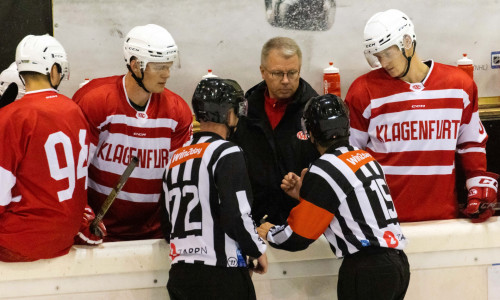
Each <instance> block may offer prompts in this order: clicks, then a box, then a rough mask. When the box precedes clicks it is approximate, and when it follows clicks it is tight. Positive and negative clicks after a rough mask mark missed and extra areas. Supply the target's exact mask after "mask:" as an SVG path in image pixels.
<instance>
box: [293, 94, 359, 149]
mask: <svg viewBox="0 0 500 300" xmlns="http://www.w3.org/2000/svg"><path fill="white" fill-rule="evenodd" d="M302 130H303V131H304V133H306V134H307V133H309V134H310V135H312V136H313V137H314V139H315V140H317V141H318V142H326V141H329V140H331V139H337V138H341V137H347V136H349V109H348V108H347V106H346V105H345V103H344V101H342V99H341V98H340V97H337V96H335V95H332V94H326V95H322V96H317V97H313V98H311V99H309V101H308V102H307V104H306V106H305V108H304V113H303V115H302Z"/></svg>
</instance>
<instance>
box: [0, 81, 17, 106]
mask: <svg viewBox="0 0 500 300" xmlns="http://www.w3.org/2000/svg"><path fill="white" fill-rule="evenodd" d="M18 92H19V89H18V87H17V84H16V83H15V82H11V83H10V84H9V86H8V87H7V88H6V89H5V91H4V92H3V94H2V97H0V108H2V107H4V106H7V105H9V104H11V103H12V102H14V101H15V100H16V98H17V93H18Z"/></svg>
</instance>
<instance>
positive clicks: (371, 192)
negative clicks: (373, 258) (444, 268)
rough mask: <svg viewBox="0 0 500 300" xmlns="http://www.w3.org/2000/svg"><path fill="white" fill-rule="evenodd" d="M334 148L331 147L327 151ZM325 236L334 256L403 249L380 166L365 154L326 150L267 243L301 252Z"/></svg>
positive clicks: (351, 149)
mask: <svg viewBox="0 0 500 300" xmlns="http://www.w3.org/2000/svg"><path fill="white" fill-rule="evenodd" d="M332 148H333V147H332ZM321 234H324V235H325V237H326V239H327V240H328V242H329V243H330V244H331V248H332V250H333V251H334V253H335V255H336V256H337V257H343V256H345V255H349V254H353V253H356V252H358V251H359V250H361V249H362V248H363V247H382V248H383V247H386V248H395V249H400V250H402V249H403V248H404V247H405V246H406V243H407V240H406V238H405V237H404V235H403V233H402V231H401V227H400V226H399V221H398V216H397V213H396V210H395V209H394V204H393V202H392V198H391V195H390V193H389V188H388V187H387V184H386V182H385V177H384V173H383V171H382V168H381V166H380V165H379V164H378V163H377V162H376V161H375V160H374V158H373V157H372V156H371V155H370V154H369V153H368V152H366V151H363V150H359V149H358V148H355V147H352V146H349V145H348V144H347V142H346V143H345V145H344V146H341V147H339V148H336V149H328V151H326V153H325V154H323V155H322V156H321V157H320V158H319V159H318V160H316V161H315V162H314V163H313V164H312V165H311V167H310V168H309V170H308V172H307V173H306V174H305V176H304V178H303V182H302V187H301V189H300V204H299V205H297V206H296V207H295V208H294V209H293V210H292V211H291V213H290V216H289V217H288V224H287V225H280V226H274V227H272V228H271V230H270V231H269V233H268V241H269V243H271V244H273V245H274V246H276V247H277V248H280V249H285V250H291V251H296V250H302V249H305V248H307V247H308V246H309V244H311V243H312V242H313V241H315V240H316V239H318V238H319V237H320V236H321Z"/></svg>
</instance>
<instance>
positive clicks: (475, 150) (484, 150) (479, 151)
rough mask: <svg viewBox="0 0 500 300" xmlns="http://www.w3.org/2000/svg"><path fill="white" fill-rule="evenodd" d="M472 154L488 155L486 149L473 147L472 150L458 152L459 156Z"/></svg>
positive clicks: (459, 150)
mask: <svg viewBox="0 0 500 300" xmlns="http://www.w3.org/2000/svg"><path fill="white" fill-rule="evenodd" d="M471 152H478V153H486V149H484V148H480V147H471V148H467V149H458V150H457V153H458V154H464V153H471Z"/></svg>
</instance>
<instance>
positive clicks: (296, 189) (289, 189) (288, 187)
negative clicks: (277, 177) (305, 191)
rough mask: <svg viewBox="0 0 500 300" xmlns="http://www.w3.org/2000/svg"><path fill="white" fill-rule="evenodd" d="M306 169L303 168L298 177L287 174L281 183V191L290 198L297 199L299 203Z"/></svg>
mask: <svg viewBox="0 0 500 300" xmlns="http://www.w3.org/2000/svg"><path fill="white" fill-rule="evenodd" d="M307 171H308V169H307V168H305V169H303V170H302V172H301V173H300V177H299V175H297V174H295V173H293V172H289V173H288V174H286V175H285V177H283V180H282V181H281V185H280V187H281V189H282V190H283V191H284V192H285V193H286V194H287V195H288V196H290V197H292V198H294V199H297V200H299V201H300V195H299V194H300V188H301V186H302V179H304V175H305V174H306V173H307Z"/></svg>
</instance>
